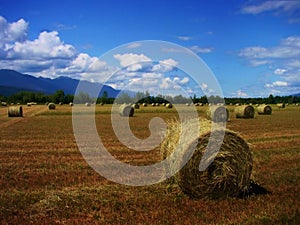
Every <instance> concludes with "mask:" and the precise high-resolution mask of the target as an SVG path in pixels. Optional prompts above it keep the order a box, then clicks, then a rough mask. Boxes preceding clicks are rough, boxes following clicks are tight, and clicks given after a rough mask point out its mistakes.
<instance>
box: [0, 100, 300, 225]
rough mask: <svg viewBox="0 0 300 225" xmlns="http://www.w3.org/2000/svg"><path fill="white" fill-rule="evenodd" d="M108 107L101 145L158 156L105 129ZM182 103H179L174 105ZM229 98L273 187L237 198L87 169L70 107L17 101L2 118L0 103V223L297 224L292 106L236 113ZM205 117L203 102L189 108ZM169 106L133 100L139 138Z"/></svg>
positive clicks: (259, 170)
mask: <svg viewBox="0 0 300 225" xmlns="http://www.w3.org/2000/svg"><path fill="white" fill-rule="evenodd" d="M110 107H111V106H109V105H104V106H98V105H97V107H96V116H95V117H96V124H97V130H98V133H99V136H100V137H101V140H102V141H103V143H104V145H105V147H106V148H107V149H109V150H110V153H111V154H112V155H113V156H114V157H116V158H117V159H119V160H121V161H123V162H126V163H129V164H132V165H148V164H152V163H154V162H157V161H159V160H160V154H159V147H157V148H155V149H154V150H152V151H150V152H138V151H132V150H130V149H128V148H127V147H125V146H123V145H122V143H121V142H120V141H118V139H117V137H116V136H115V134H114V131H113V129H112V128H111V121H110V116H111V115H110ZM182 107H184V106H182ZM234 107H235V106H229V107H228V108H229V111H230V121H229V122H228V123H227V127H228V128H229V129H231V130H233V131H236V132H238V133H239V134H240V135H241V136H242V137H243V138H244V139H245V140H246V141H247V142H249V144H250V146H251V150H252V151H253V160H254V165H253V173H252V175H253V177H254V179H255V181H257V182H258V183H260V184H261V185H262V186H263V187H265V188H266V189H267V190H269V191H270V192H271V194H267V195H256V196H255V195H254V196H251V197H249V198H245V199H238V198H228V199H222V200H201V199H200V200H194V199H191V198H189V197H188V196H186V195H185V194H183V193H182V192H181V191H180V189H179V188H178V187H176V186H175V185H169V184H168V183H167V182H162V183H158V184H154V185H150V186H143V187H132V186H125V185H120V184H116V183H113V182H111V181H108V180H106V179H105V178H104V177H102V176H101V175H99V174H98V173H97V172H95V171H94V170H93V169H92V168H91V167H90V166H89V165H88V164H87V163H86V161H85V160H84V158H83V157H82V155H81V153H80V151H79V150H78V148H77V145H76V142H75V138H74V135H73V128H72V108H71V107H70V106H69V105H63V106H59V105H57V107H56V110H48V109H47V107H46V106H44V105H35V106H31V107H27V106H23V111H24V116H23V118H8V117H7V107H0V223H1V224H300V107H296V106H287V107H286V108H284V109H279V108H277V107H276V106H275V105H274V106H273V105H272V107H273V113H272V115H256V116H255V118H254V119H236V118H235V117H234V113H233V111H234ZM197 109H198V113H199V116H200V117H201V118H202V117H204V116H205V112H206V109H207V107H206V106H204V107H197ZM176 115H177V113H176V111H175V109H165V108H164V107H150V106H149V107H145V108H144V107H141V108H140V109H137V110H136V112H135V115H134V117H132V118H130V125H131V129H132V132H133V133H134V134H135V135H136V136H137V137H139V138H146V137H148V136H149V135H150V132H149V129H148V124H149V121H150V120H151V119H152V118H153V117H160V118H162V119H164V120H167V119H169V118H172V117H174V116H176Z"/></svg>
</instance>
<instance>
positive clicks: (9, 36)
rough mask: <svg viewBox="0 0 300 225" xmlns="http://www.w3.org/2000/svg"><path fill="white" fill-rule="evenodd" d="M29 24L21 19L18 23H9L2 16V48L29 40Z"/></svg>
mask: <svg viewBox="0 0 300 225" xmlns="http://www.w3.org/2000/svg"><path fill="white" fill-rule="evenodd" d="M27 31H28V22H26V21H25V20H24V19H20V20H18V21H17V22H13V23H8V22H7V20H6V19H5V18H4V17H2V16H0V47H1V48H3V46H4V45H6V44H10V43H13V42H16V41H18V42H22V41H24V40H25V39H26V38H27Z"/></svg>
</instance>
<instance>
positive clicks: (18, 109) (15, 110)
mask: <svg viewBox="0 0 300 225" xmlns="http://www.w3.org/2000/svg"><path fill="white" fill-rule="evenodd" d="M7 114H8V117H23V108H22V106H10V107H9V108H8V110H7Z"/></svg>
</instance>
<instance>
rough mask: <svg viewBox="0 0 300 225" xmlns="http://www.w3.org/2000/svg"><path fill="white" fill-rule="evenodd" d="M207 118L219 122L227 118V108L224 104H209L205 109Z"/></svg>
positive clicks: (225, 120)
mask: <svg viewBox="0 0 300 225" xmlns="http://www.w3.org/2000/svg"><path fill="white" fill-rule="evenodd" d="M206 116H207V118H208V119H210V120H212V121H214V122H216V123H219V122H227V121H228V120H229V110H228V109H227V108H226V107H225V106H210V107H209V108H208V109H207V111H206Z"/></svg>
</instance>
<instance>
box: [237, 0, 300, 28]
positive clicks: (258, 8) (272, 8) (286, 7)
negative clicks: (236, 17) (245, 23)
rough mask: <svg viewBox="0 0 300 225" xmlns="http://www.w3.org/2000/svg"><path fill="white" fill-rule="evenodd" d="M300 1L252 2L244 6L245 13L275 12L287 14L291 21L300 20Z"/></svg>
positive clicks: (242, 10)
mask: <svg viewBox="0 0 300 225" xmlns="http://www.w3.org/2000/svg"><path fill="white" fill-rule="evenodd" d="M299 10H300V1H287V0H284V1H262V2H261V3H259V4H251V1H250V4H248V5H245V6H244V7H242V9H241V12H242V13H244V14H254V15H255V14H260V13H266V12H273V13H274V14H275V15H286V16H287V17H288V18H289V20H288V21H289V22H290V23H295V22H300V20H299V19H300V18H299Z"/></svg>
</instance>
